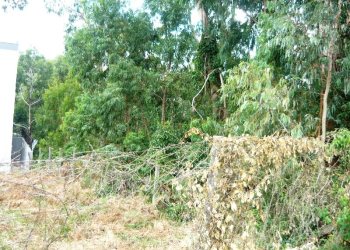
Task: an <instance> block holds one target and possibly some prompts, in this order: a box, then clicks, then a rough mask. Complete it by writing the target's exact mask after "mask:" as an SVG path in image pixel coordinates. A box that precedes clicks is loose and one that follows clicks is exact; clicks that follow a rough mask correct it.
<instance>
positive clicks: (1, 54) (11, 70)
mask: <svg viewBox="0 0 350 250" xmlns="http://www.w3.org/2000/svg"><path fill="white" fill-rule="evenodd" d="M18 57H19V55H18V44H13V43H6V42H0V172H10V170H11V166H10V164H11V148H12V132H13V131H12V127H13V114H14V105H15V96H16V76H17V63H18Z"/></svg>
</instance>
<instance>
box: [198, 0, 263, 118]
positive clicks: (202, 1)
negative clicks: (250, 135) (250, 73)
mask: <svg viewBox="0 0 350 250" xmlns="http://www.w3.org/2000/svg"><path fill="white" fill-rule="evenodd" d="M195 3H196V6H197V8H198V9H199V12H200V14H201V24H202V28H201V39H200V42H199V45H198V49H197V54H196V60H195V64H196V68H197V70H199V71H200V72H202V76H203V79H204V81H205V82H207V85H208V87H207V86H205V92H204V93H208V92H209V96H210V99H209V100H210V101H211V103H212V104H211V105H212V107H213V109H212V115H213V116H217V117H218V118H224V117H225V116H226V115H225V114H226V111H225V105H224V106H223V107H221V108H219V109H218V108H217V106H218V104H217V101H218V100H219V98H218V97H219V95H220V92H219V89H220V88H221V87H222V86H223V85H224V74H225V72H226V71H227V70H229V69H231V68H233V67H234V66H237V65H238V64H239V63H240V62H241V61H246V60H248V59H249V54H250V51H251V50H252V49H253V48H254V45H255V37H256V32H255V26H256V23H257V20H258V14H259V13H260V12H261V11H262V9H263V6H264V5H263V2H256V1H213V0H197V1H195ZM238 11H239V12H240V13H244V14H243V15H245V17H244V18H243V16H242V17H241V20H239V19H238V18H237V15H238V14H237V13H238ZM243 19H244V20H243ZM207 78H208V79H207ZM207 89H209V91H207ZM220 110H221V111H223V112H220ZM220 113H221V114H223V115H218V114H220Z"/></svg>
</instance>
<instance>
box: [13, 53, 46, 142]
mask: <svg viewBox="0 0 350 250" xmlns="http://www.w3.org/2000/svg"><path fill="white" fill-rule="evenodd" d="M51 74H52V65H51V63H49V62H48V61H46V60H45V58H44V57H43V56H41V55H39V54H38V52H37V51H35V50H28V51H27V52H26V53H25V54H23V55H21V56H20V58H19V62H18V70H17V82H16V104H15V116H14V122H15V131H20V132H21V134H22V136H23V137H24V138H25V139H26V141H27V143H28V144H29V145H30V146H31V145H32V142H33V133H34V134H35V119H34V116H35V115H34V114H35V113H36V111H37V109H38V107H39V106H40V105H41V103H42V94H43V92H44V90H45V89H46V87H47V86H48V83H49V80H50V78H51Z"/></svg>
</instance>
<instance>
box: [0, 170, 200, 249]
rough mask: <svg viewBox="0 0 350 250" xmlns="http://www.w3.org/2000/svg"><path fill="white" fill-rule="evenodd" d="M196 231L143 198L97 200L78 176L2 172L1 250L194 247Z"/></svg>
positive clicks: (0, 202) (0, 180) (0, 203)
mask: <svg viewBox="0 0 350 250" xmlns="http://www.w3.org/2000/svg"><path fill="white" fill-rule="evenodd" d="M192 229H193V226H192V225H191V224H179V223H175V222H173V221H169V220H167V219H166V218H164V216H162V215H161V214H160V213H159V212H158V211H157V210H156V209H155V208H154V207H153V206H152V205H151V204H149V203H147V202H146V201H145V198H144V197H141V196H128V197H123V196H108V197H98V196H96V194H95V193H94V192H93V190H91V189H90V188H88V187H86V186H85V185H84V182H82V180H81V178H80V177H79V176H74V177H67V176H62V175H60V174H58V173H55V172H54V171H51V172H49V171H31V172H26V173H13V174H6V175H5V174H0V249H94V250H99V249H191V248H192V240H193V237H192V235H193V234H192Z"/></svg>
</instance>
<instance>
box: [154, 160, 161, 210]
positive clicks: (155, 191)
mask: <svg viewBox="0 0 350 250" xmlns="http://www.w3.org/2000/svg"><path fill="white" fill-rule="evenodd" d="M159 170H160V169H159V165H156V166H155V170H154V183H153V196H152V204H153V205H154V206H155V205H156V199H157V192H158V181H159Z"/></svg>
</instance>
